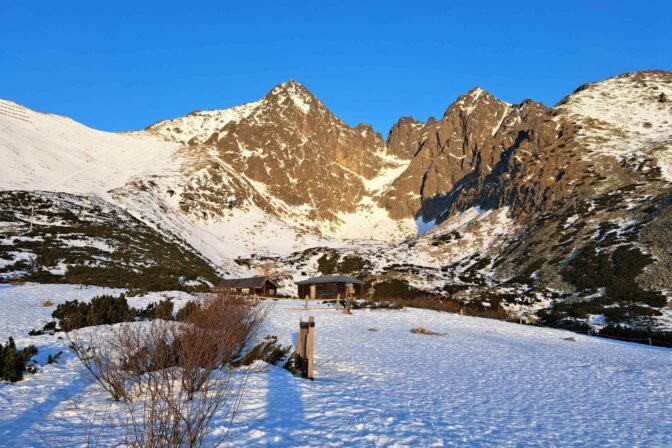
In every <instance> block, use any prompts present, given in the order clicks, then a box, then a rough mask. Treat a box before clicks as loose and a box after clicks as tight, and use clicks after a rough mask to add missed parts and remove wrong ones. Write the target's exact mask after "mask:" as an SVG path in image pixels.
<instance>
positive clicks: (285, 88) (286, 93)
mask: <svg viewBox="0 0 672 448" xmlns="http://www.w3.org/2000/svg"><path fill="white" fill-rule="evenodd" d="M264 100H265V101H269V102H272V103H275V104H278V105H280V106H283V107H291V106H293V107H295V108H296V109H298V110H299V111H301V112H302V113H304V114H307V113H309V112H310V109H311V107H315V106H319V105H321V102H320V100H318V99H317V98H316V97H315V95H313V94H312V92H311V91H310V90H308V89H307V88H306V87H305V86H304V85H303V84H301V83H299V82H296V81H294V80H290V81H287V82H284V83H282V84H278V85H277V86H275V87H273V88H272V89H271V91H270V92H268V94H267V95H266V96H265V97H264Z"/></svg>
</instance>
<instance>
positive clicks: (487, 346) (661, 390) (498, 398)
mask: <svg viewBox="0 0 672 448" xmlns="http://www.w3.org/2000/svg"><path fill="white" fill-rule="evenodd" d="M107 291H108V292H110V291H111V290H107ZM102 292H104V290H103V289H102V288H85V289H78V287H76V286H70V285H24V286H15V287H10V288H2V289H0V305H1V306H2V307H3V313H2V314H1V317H0V331H1V334H2V337H3V338H4V337H6V336H7V335H8V334H9V333H13V334H14V335H15V336H17V343H18V344H19V345H23V344H28V343H33V344H36V345H38V347H39V348H40V351H41V352H43V353H41V356H44V357H46V354H47V351H48V350H57V349H64V343H63V341H61V340H58V339H57V336H46V335H45V336H41V337H36V338H32V337H28V336H27V332H28V331H29V330H30V329H31V328H36V327H38V326H39V325H41V324H40V322H42V321H44V320H45V319H46V318H47V316H48V315H49V314H50V312H51V309H46V310H45V309H43V308H44V307H41V303H42V299H43V297H44V296H45V295H49V296H50V297H51V298H52V300H54V301H55V302H56V303H59V301H62V300H65V299H69V298H82V299H85V298H90V297H91V296H93V295H96V294H100V293H102ZM176 294H177V293H176ZM160 296H161V294H156V295H155V299H156V300H158V299H159V298H160ZM186 299H187V297H185V296H181V295H180V297H178V300H177V301H178V303H183V302H184V301H186ZM151 300H152V297H144V298H142V299H132V300H131V303H132V305H133V306H144V304H146V303H149V301H151ZM134 301H138V302H140V301H142V305H141V304H140V303H134ZM301 305H302V304H301V302H299V301H292V300H280V301H277V302H273V301H266V302H263V304H262V306H271V307H272V312H271V316H270V318H269V321H268V322H267V323H266V325H265V327H264V328H263V330H262V331H261V332H260V336H264V335H266V334H272V335H277V336H278V337H279V339H280V341H281V342H282V343H283V344H290V343H291V344H292V345H295V343H294V341H295V338H296V331H297V329H298V320H299V317H300V316H302V317H304V318H306V317H307V316H308V315H309V314H313V315H315V319H316V333H315V344H316V345H315V347H316V348H315V356H316V360H315V375H316V380H315V381H314V382H310V381H308V380H304V379H301V378H296V377H293V376H291V375H289V374H288V373H287V372H286V371H285V370H284V369H282V368H280V367H275V366H266V368H264V369H260V370H259V371H256V372H255V373H252V374H251V375H250V376H249V378H248V382H247V388H246V392H245V396H244V400H243V405H242V407H241V410H240V412H239V414H238V416H237V418H236V421H235V422H234V425H233V428H232V432H231V436H230V438H229V439H228V442H227V445H228V446H605V445H607V446H628V447H630V446H670V445H671V444H672V433H671V432H670V430H669V427H670V425H671V424H672V394H670V393H669V384H670V381H671V380H672V362H671V361H672V350H669V349H663V348H656V347H653V348H651V347H648V346H641V345H633V344H627V343H618V342H613V341H610V340H605V339H599V338H592V337H588V336H580V335H575V334H572V333H568V332H564V331H559V330H553V329H547V328H538V327H527V326H520V325H516V324H510V323H506V322H500V321H494V320H487V319H480V318H472V317H466V316H459V315H453V314H447V313H439V312H434V311H428V310H419V309H406V310H400V311H389V310H376V311H371V310H358V311H355V312H354V314H353V315H351V316H347V315H343V314H340V313H337V312H336V311H335V310H333V309H331V308H326V307H324V306H322V305H319V304H317V303H314V304H311V308H312V309H311V310H310V311H305V310H303V309H301ZM415 327H424V328H427V329H429V330H433V331H437V332H442V333H447V336H443V337H440V336H425V335H418V334H411V333H410V331H409V330H410V329H412V328H415ZM370 329H375V330H377V331H370ZM570 336H571V337H572V338H573V339H574V341H571V340H566V338H568V337H570ZM119 412H120V408H119V405H118V404H116V403H112V402H110V401H109V400H108V399H107V396H106V395H105V393H104V392H102V391H101V390H100V388H99V387H98V386H96V385H90V384H88V383H87V382H86V381H85V380H83V379H82V377H81V375H80V370H79V366H78V365H77V361H76V360H75V359H73V358H72V356H71V355H69V354H67V353H66V354H65V355H64V356H63V358H62V361H61V363H60V364H54V365H47V366H45V367H44V368H42V369H41V371H40V372H39V373H37V374H36V375H28V378H27V379H26V380H24V381H22V382H20V383H17V384H14V385H9V384H2V385H0V440H2V441H3V442H2V443H7V444H9V445H11V446H16V447H19V446H41V445H40V443H39V439H38V438H37V436H36V434H38V433H39V434H41V435H42V436H44V437H45V438H49V439H50V440H54V439H59V440H68V441H69V442H71V443H68V444H71V445H77V444H78V443H79V444H81V443H82V442H83V440H84V439H85V433H86V430H87V428H90V427H91V426H92V425H93V428H94V429H96V428H98V427H99V426H100V427H102V428H103V435H104V437H105V438H109V439H110V440H114V439H115V437H117V438H118V437H120V434H123V432H120V431H122V430H121V428H120V427H119V426H115V425H113V424H112V423H111V422H112V421H114V419H115V416H116V418H117V419H119V417H120V415H119ZM105 413H109V414H110V416H111V417H109V418H108V419H107V420H105V421H103V419H102V416H103V415H104V414H105ZM92 422H93V423H92ZM220 424H224V422H220Z"/></svg>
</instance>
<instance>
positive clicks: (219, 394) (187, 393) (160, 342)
mask: <svg viewBox="0 0 672 448" xmlns="http://www.w3.org/2000/svg"><path fill="white" fill-rule="evenodd" d="M267 312H268V308H267V307H252V306H250V305H249V304H248V303H246V302H245V301H244V300H242V299H232V298H229V297H226V296H221V295H217V296H210V297H207V298H204V300H203V302H202V303H201V304H200V306H199V307H198V308H197V309H196V310H194V311H193V312H192V313H190V314H189V316H188V318H187V319H185V321H184V322H166V321H152V322H136V323H130V324H119V325H116V326H114V327H111V328H110V329H109V331H108V332H101V331H98V332H91V331H89V332H86V336H84V333H83V332H82V333H73V335H69V336H68V338H69V340H70V343H71V347H72V350H73V352H74V353H75V354H76V356H77V357H78V358H79V359H80V360H81V361H82V363H83V365H84V367H85V368H86V370H87V371H88V372H89V373H90V374H91V375H92V376H93V378H94V379H95V380H96V381H97V382H98V383H99V384H100V385H101V386H102V387H103V388H104V389H105V390H106V391H108V392H109V393H110V395H111V396H112V398H113V399H115V400H123V401H126V402H128V422H127V435H126V440H125V443H126V444H127V445H128V446H131V447H138V448H140V447H143V448H144V447H178V446H179V447H183V446H188V447H197V446H203V445H204V443H205V440H206V438H207V439H208V441H207V443H208V446H213V445H217V444H219V443H220V442H221V441H223V440H224V438H225V437H226V436H227V435H228V428H229V426H230V423H231V422H232V420H233V417H234V416H235V413H236V411H237V409H238V407H239V405H240V400H241V399H242V394H243V389H244V386H245V382H246V378H247V374H249V370H248V369H241V370H239V371H238V372H236V371H234V370H233V369H232V368H231V364H232V361H234V360H235V359H236V358H237V357H239V355H240V353H241V352H242V351H243V349H244V348H245V346H246V345H247V344H248V342H250V340H251V338H252V337H253V336H254V335H255V334H256V332H257V330H258V329H259V327H260V325H261V324H262V323H263V321H264V319H265V318H266V316H267ZM234 376H235V377H234ZM215 416H217V419H218V421H223V422H225V423H224V424H220V425H219V426H220V429H218V432H217V433H216V434H215V433H213V431H214V428H212V425H211V423H212V419H213V418H215ZM227 423H228V424H227ZM221 428H224V429H221ZM211 436H212V437H211ZM213 438H214V439H217V440H212V439H213Z"/></svg>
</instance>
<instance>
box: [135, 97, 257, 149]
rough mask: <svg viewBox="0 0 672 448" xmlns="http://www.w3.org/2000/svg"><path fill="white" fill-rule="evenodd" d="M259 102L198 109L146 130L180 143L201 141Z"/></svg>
mask: <svg viewBox="0 0 672 448" xmlns="http://www.w3.org/2000/svg"><path fill="white" fill-rule="evenodd" d="M260 104H261V101H255V102H252V103H246V104H243V105H240V106H235V107H231V108H228V109H222V110H198V111H194V112H192V113H190V114H188V115H185V116H183V117H178V118H173V119H171V120H165V121H159V122H158V123H155V124H153V125H151V126H149V127H148V128H147V129H146V131H149V132H155V133H158V134H160V135H161V136H163V137H164V138H165V139H167V140H170V141H175V142H178V143H181V144H187V143H188V142H189V141H191V140H192V139H195V143H203V142H205V141H207V140H208V139H209V138H210V137H211V136H212V134H214V133H215V132H222V128H223V127H224V126H225V125H227V124H228V123H231V122H238V121H240V120H242V119H243V118H245V117H247V116H249V115H250V114H252V112H254V110H255V109H256V108H257V107H258V106H259V105H260ZM137 133H143V131H138V132H137ZM133 134H135V133H133Z"/></svg>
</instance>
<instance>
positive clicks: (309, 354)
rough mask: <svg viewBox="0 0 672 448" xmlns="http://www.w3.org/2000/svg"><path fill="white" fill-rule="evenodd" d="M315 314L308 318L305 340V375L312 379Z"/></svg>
mask: <svg viewBox="0 0 672 448" xmlns="http://www.w3.org/2000/svg"><path fill="white" fill-rule="evenodd" d="M314 336H315V316H310V317H309V318H308V337H307V340H306V361H307V366H306V377H307V378H308V379H310V380H312V379H314V375H313V348H314V346H315V340H314Z"/></svg>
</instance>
